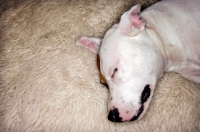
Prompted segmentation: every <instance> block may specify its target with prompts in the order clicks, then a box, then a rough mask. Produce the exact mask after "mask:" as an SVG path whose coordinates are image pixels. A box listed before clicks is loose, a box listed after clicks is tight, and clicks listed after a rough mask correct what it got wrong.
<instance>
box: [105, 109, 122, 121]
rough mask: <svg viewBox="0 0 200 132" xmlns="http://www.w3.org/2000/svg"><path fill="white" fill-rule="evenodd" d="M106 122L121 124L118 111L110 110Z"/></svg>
mask: <svg viewBox="0 0 200 132" xmlns="http://www.w3.org/2000/svg"><path fill="white" fill-rule="evenodd" d="M108 120H109V121H112V122H122V118H121V117H119V111H118V109H117V108H114V109H113V110H110V112H109V114H108Z"/></svg>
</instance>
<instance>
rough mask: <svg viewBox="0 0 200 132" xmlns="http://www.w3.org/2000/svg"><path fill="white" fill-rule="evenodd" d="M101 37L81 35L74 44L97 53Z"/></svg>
mask: <svg viewBox="0 0 200 132" xmlns="http://www.w3.org/2000/svg"><path fill="white" fill-rule="evenodd" d="M101 41H102V38H93V37H82V38H80V39H79V40H78V41H77V42H76V44H77V45H81V46H83V47H85V48H88V49H90V50H91V51H92V52H94V53H98V50H99V47H100V44H101Z"/></svg>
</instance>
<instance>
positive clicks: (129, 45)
mask: <svg viewBox="0 0 200 132" xmlns="http://www.w3.org/2000/svg"><path fill="white" fill-rule="evenodd" d="M139 12H140V6H139V5H136V6H134V7H133V8H132V9H131V10H129V11H128V12H126V13H124V14H123V15H122V17H121V21H120V23H119V24H116V25H114V26H113V27H112V28H111V29H110V30H108V31H107V33H106V35H105V36H104V38H103V39H101V38H91V37H90V38H88V37H82V38H81V39H80V40H79V41H77V44H78V45H82V46H84V47H86V48H89V49H90V50H91V51H93V52H95V53H97V65H98V69H99V75H100V81H101V83H102V84H104V85H105V86H107V87H108V88H109V91H110V97H109V101H108V109H109V114H108V119H109V120H110V121H114V122H123V121H133V120H136V119H138V118H142V117H143V115H144V113H145V111H146V110H147V108H148V106H149V103H150V100H151V98H152V95H153V92H154V89H155V85H156V81H157V79H158V77H159V76H160V75H161V74H162V73H161V71H162V69H161V68H160V65H159V61H160V58H159V57H158V55H157V53H156V51H155V50H154V48H153V47H152V43H153V41H152V40H151V39H149V38H148V35H147V33H146V31H145V23H144V21H143V20H142V19H141V18H140V15H139Z"/></svg>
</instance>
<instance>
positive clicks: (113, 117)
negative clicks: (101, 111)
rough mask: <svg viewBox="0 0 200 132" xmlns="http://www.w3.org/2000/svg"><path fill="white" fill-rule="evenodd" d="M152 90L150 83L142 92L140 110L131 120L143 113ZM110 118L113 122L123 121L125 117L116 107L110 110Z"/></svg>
mask: <svg viewBox="0 0 200 132" xmlns="http://www.w3.org/2000/svg"><path fill="white" fill-rule="evenodd" d="M150 92H151V89H150V88H149V85H146V86H145V88H144V90H143V92H142V94H141V107H140V108H139V110H138V111H137V112H136V114H135V115H134V116H133V117H132V118H131V119H130V120H129V121H135V120H137V119H138V117H139V116H140V115H141V113H142V112H143V110H144V103H145V102H146V101H147V99H148V98H149V96H150ZM108 120H109V121H112V122H123V118H122V117H120V113H119V110H118V108H114V109H112V110H110V111H109V113H108Z"/></svg>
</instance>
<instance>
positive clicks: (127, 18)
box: [119, 4, 145, 33]
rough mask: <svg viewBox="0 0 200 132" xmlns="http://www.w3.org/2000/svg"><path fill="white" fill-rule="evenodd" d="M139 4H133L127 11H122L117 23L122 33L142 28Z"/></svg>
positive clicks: (142, 22)
mask: <svg viewBox="0 0 200 132" xmlns="http://www.w3.org/2000/svg"><path fill="white" fill-rule="evenodd" d="M140 8H141V7H140V5H139V4H138V5H135V6H133V7H132V8H131V9H130V10H129V11H128V12H126V13H124V14H123V15H122V17H121V20H120V23H119V29H120V30H121V31H122V32H123V33H130V32H135V30H138V29H142V30H143V29H144V25H145V23H144V21H143V20H142V18H141V17H140Z"/></svg>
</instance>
